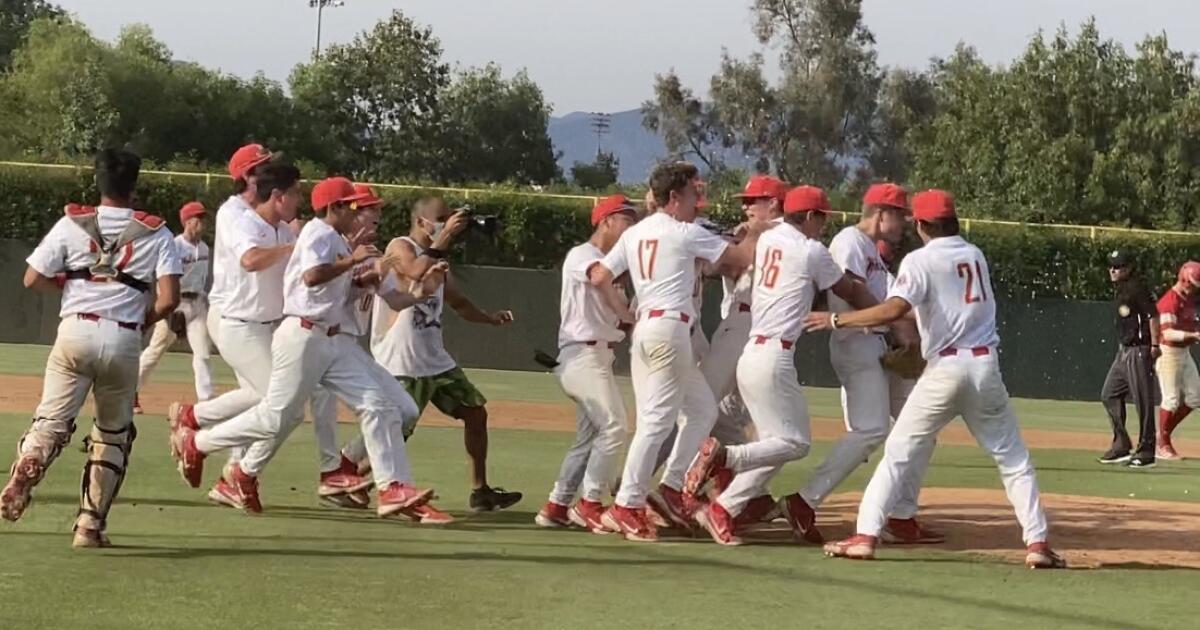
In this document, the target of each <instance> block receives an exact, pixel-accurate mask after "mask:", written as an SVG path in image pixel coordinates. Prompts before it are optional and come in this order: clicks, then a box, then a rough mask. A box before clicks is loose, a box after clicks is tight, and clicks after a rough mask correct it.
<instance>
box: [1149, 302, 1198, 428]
mask: <svg viewBox="0 0 1200 630" xmlns="http://www.w3.org/2000/svg"><path fill="white" fill-rule="evenodd" d="M1157 306H1158V319H1159V322H1161V324H1162V329H1163V333H1162V339H1163V340H1162V356H1160V357H1159V358H1158V360H1157V361H1156V362H1155V363H1154V372H1155V374H1156V375H1158V383H1159V388H1160V390H1161V392H1162V403H1161V405H1160V407H1161V408H1162V409H1166V410H1167V411H1175V410H1177V409H1179V406H1180V404H1184V405H1187V406H1188V407H1189V408H1191V409H1200V371H1197V369H1196V361H1195V359H1193V358H1192V352H1191V350H1190V348H1191V346H1192V345H1193V343H1194V342H1192V341H1188V340H1186V339H1185V335H1186V334H1187V333H1192V332H1196V331H1197V330H1200V322H1198V321H1197V319H1196V303H1195V300H1194V299H1193V298H1188V297H1184V296H1182V295H1180V294H1179V292H1178V291H1176V290H1175V289H1174V288H1171V289H1167V292H1166V293H1164V294H1163V296H1162V297H1161V298H1159V300H1158V304H1157Z"/></svg>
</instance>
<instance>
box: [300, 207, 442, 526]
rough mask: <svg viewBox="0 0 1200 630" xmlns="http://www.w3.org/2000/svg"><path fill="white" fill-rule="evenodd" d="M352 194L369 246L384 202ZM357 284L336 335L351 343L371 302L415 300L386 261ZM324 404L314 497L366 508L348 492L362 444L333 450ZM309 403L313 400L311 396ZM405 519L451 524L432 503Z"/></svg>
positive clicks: (363, 466) (362, 458) (400, 401)
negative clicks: (402, 288)
mask: <svg viewBox="0 0 1200 630" xmlns="http://www.w3.org/2000/svg"><path fill="white" fill-rule="evenodd" d="M354 191H355V194H357V195H361V196H362V199H361V201H358V202H357V204H356V205H357V206H358V212H357V214H356V215H355V224H354V227H353V228H352V229H351V233H352V234H355V235H356V238H357V240H358V241H359V242H364V243H369V242H373V241H374V240H375V235H376V233H377V231H378V229H379V220H380V211H381V210H382V209H383V204H384V200H383V199H382V198H380V197H379V196H378V195H377V194H375V190H374V189H372V188H371V187H370V186H367V185H365V184H355V185H354ZM353 273H355V278H356V280H357V281H356V282H355V283H354V285H355V286H354V288H353V289H352V290H351V291H350V300H349V302H347V304H346V305H345V308H346V315H345V318H344V322H345V323H343V325H342V328H341V331H340V332H339V333H338V334H340V335H345V336H347V337H348V338H350V339H352V340H357V339H358V338H360V337H363V336H364V335H367V334H368V333H369V332H370V319H371V311H372V307H373V305H374V303H375V298H376V296H378V297H379V298H380V299H382V300H384V301H385V302H387V304H388V306H389V308H391V309H393V310H396V311H401V310H404V309H405V308H409V307H411V306H412V305H413V304H414V303H415V299H414V298H413V297H412V296H411V295H410V294H408V293H405V292H403V291H401V290H400V288H399V286H400V285H399V280H398V279H397V277H396V275H395V273H394V272H392V271H391V269H390V267H389V265H388V264H386V261H383V260H374V261H369V262H366V263H362V264H360V265H359V266H358V267H356V268H355V270H354V272H353ZM373 274H377V275H378V277H379V282H378V283H375V282H365V280H367V279H368V278H369V277H372V275H373ZM371 367H372V369H373V370H374V371H375V374H376V376H377V377H378V376H379V375H381V374H386V370H385V369H384V368H383V366H381V365H379V363H378V362H376V361H374V360H372V366H371ZM380 380H381V382H382V383H383V384H384V386H385V387H386V389H387V391H388V392H389V393H390V395H391V396H392V397H393V398H394V399H396V406H397V407H398V408H399V407H403V406H406V405H408V404H409V403H408V402H404V401H407V400H410V397H409V396H408V393H407V392H406V391H404V388H403V387H402V386H401V385H400V383H399V382H397V381H396V380H395V379H393V378H392V377H391V376H390V375H386V377H385V378H381V379H380ZM327 398H329V399H330V400H329V402H332V403H333V404H327V403H325V401H319V402H320V403H321V404H313V405H312V407H311V409H312V413H313V430H314V431H315V432H316V433H317V435H318V439H317V447H318V449H319V451H320V457H321V477H320V483H319V484H318V486H317V495H318V496H319V497H321V499H322V500H324V501H325V502H327V503H330V504H332V505H335V506H338V507H347V508H353V509H366V508H367V507H369V506H370V503H371V495H370V494H369V493H368V492H367V491H366V490H358V491H351V492H347V491H346V490H347V488H349V487H351V486H352V485H353V483H352V480H353V479H354V478H355V477H361V476H365V475H366V473H367V471H369V470H370V458H369V457H368V456H367V447H366V442H365V441H364V440H363V437H362V436H361V435H359V436H358V437H357V438H355V439H354V440H351V441H350V442H349V443H348V444H346V445H345V446H344V447H342V449H340V450H339V449H337V448H336V447H335V445H336V443H337V405H336V402H337V399H336V398H335V397H333V396H328V397H327ZM314 401H318V399H317V398H316V397H314ZM398 515H399V516H403V517H405V518H407V519H409V520H412V521H414V522H416V523H419V524H422V525H445V524H447V523H452V522H454V517H452V516H450V515H449V514H447V513H445V512H443V511H441V510H439V509H437V508H436V507H434V505H433V504H432V503H428V502H427V503H422V504H420V505H414V506H412V507H409V508H405V509H403V510H401V511H400V512H399V513H398Z"/></svg>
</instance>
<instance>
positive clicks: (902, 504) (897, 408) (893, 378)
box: [884, 271, 929, 519]
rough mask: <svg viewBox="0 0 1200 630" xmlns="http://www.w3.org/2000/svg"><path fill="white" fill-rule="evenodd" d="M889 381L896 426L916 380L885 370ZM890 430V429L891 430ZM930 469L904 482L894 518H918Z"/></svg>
mask: <svg viewBox="0 0 1200 630" xmlns="http://www.w3.org/2000/svg"><path fill="white" fill-rule="evenodd" d="M887 278H888V291H889V292H890V291H891V290H892V287H893V286H895V284H896V276H894V275H892V273H891V272H890V271H889V272H888V275H887ZM884 373H886V374H887V379H888V401H889V409H890V413H891V422H892V424H895V422H896V420H897V419H898V418H899V417H900V412H901V411H902V410H903V409H904V403H905V402H907V401H908V396H909V394H911V393H912V390H913V387H916V385H917V381H916V379H907V378H904V377H903V376H900V375H899V374H896V373H895V372H893V371H891V370H884ZM889 430H890V428H889ZM928 469H929V462H928V461H926V462H925V464H924V465H914V466H913V470H912V474H910V475H909V476H908V478H906V479H905V480H904V482H903V483H902V484H901V486H900V491H899V495H898V496H897V497H896V505H895V506H894V507H892V514H891V516H892V518H900V519H909V518H916V516H917V511H918V509H917V508H918V499H919V498H920V495H921V486H922V485H924V484H923V482H924V480H925V472H926V471H927V470H928Z"/></svg>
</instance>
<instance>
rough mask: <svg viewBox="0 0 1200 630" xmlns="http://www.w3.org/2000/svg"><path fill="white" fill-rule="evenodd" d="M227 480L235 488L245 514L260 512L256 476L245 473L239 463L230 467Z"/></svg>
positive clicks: (260, 504)
mask: <svg viewBox="0 0 1200 630" xmlns="http://www.w3.org/2000/svg"><path fill="white" fill-rule="evenodd" d="M229 480H230V482H231V484H232V485H233V488H234V489H235V490H237V497H238V502H239V503H240V504H241V507H242V511H243V512H245V513H247V514H262V511H263V508H262V501H260V500H259V498H258V477H255V476H253V475H248V474H246V471H244V470H242V466H241V464H234V465H233V466H232V467H231V468H230V474H229Z"/></svg>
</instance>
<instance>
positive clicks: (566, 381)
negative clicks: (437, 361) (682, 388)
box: [534, 195, 637, 532]
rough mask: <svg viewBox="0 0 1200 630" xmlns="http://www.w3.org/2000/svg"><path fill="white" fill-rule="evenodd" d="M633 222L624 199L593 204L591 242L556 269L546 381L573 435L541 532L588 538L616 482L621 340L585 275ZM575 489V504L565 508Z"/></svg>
mask: <svg viewBox="0 0 1200 630" xmlns="http://www.w3.org/2000/svg"><path fill="white" fill-rule="evenodd" d="M635 222H637V210H636V209H635V208H634V207H633V204H631V203H630V202H629V200H628V199H627V198H626V197H625V196H624V195H613V196H611V197H605V198H604V199H601V200H600V201H599V203H597V204H596V207H595V208H593V209H592V225H593V226H594V227H595V230H594V231H593V232H592V237H591V238H590V239H588V241H587V242H585V243H583V244H580V245H577V246H575V247H574V248H572V249H571V251H570V252H568V253H567V257H566V260H564V261H563V269H562V295H561V301H560V304H561V306H560V309H559V311H560V315H561V318H562V319H561V324H560V325H559V329H558V364H559V365H558V367H557V368H555V370H554V375H555V377H557V378H558V382H559V384H560V385H561V386H562V388H563V391H564V392H565V393H566V394H567V396H569V397H570V398H571V399H572V400H573V401H575V405H576V407H577V410H576V414H575V419H576V433H575V443H574V444H572V445H571V448H570V449H568V450H567V455H566V457H565V458H564V459H563V463H562V467H561V468H560V469H559V473H558V479H557V480H556V481H555V482H554V489H553V490H552V491H551V492H550V498H549V500H548V501H547V502H546V505H545V506H543V507H542V509H541V510H539V511H538V513H537V516H536V517H535V518H534V522H536V523H537V524H538V525H540V526H542V527H567V526H569V525H570V524H572V523H574V524H576V525H578V526H580V527H583V528H586V529H589V530H591V531H594V532H596V531H603V530H604V526H603V525H602V524H601V522H600V520H601V517H602V515H603V513H604V506H603V505H601V499H602V498H603V497H604V495H605V493H606V492H607V491H608V489H609V487H610V484H611V483H612V481H613V479H614V477H615V476H616V474H617V470H616V467H617V465H618V463H619V461H620V460H619V459H618V458H619V457H620V455H621V448H622V447H623V446H624V445H625V400H624V398H622V396H621V390H620V389H619V388H618V387H617V380H616V377H615V376H614V375H613V370H612V365H613V347H615V346H616V345H617V343H619V342H620V341H621V340H622V339H624V338H625V333H624V332H622V331H621V330H620V329H619V328H618V327H617V325H618V324H619V323H620V319H619V317H618V315H617V313H616V312H615V311H613V309H612V308H611V307H610V306H609V305H608V303H607V302H606V301H605V300H604V298H603V296H602V295H601V294H600V292H599V291H597V290H596V289H595V288H593V287H592V285H591V283H590V282H589V281H588V275H587V274H588V268H589V267H591V266H592V264H594V263H595V262H597V261H599V260H600V259H602V258H604V256H605V255H606V254H608V252H610V251H612V248H613V246H614V245H616V244H617V240H618V239H619V238H620V237H621V234H623V233H624V232H625V230H627V229H628V228H629V227H630V226H632V225H633V224H634V223H635ZM580 484H582V492H581V493H580V496H579V502H578V503H576V504H575V505H574V506H573V507H571V503H572V501H573V500H574V499H575V494H576V492H577V491H579V490H580Z"/></svg>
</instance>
